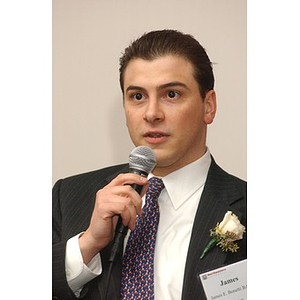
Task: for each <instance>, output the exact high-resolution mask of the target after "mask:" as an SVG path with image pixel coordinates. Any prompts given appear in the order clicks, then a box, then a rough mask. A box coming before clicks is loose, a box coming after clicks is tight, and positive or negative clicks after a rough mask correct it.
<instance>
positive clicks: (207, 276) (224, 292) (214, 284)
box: [199, 259, 247, 300]
mask: <svg viewBox="0 0 300 300" xmlns="http://www.w3.org/2000/svg"><path fill="white" fill-rule="evenodd" d="M199 278H200V280H201V282H202V285H203V288H204V291H205V294H206V297H207V300H215V299H218V300H219V299H220V300H246V299H247V260H246V259H245V260H242V261H239V262H237V263H234V264H231V265H228V266H224V267H221V268H218V269H215V270H211V271H209V272H206V273H202V274H199Z"/></svg>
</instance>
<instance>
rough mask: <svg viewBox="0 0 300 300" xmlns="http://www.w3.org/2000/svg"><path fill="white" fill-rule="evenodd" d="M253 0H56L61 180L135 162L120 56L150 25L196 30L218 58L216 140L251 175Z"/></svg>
mask: <svg viewBox="0 0 300 300" xmlns="http://www.w3.org/2000/svg"><path fill="white" fill-rule="evenodd" d="M246 7H247V5H246V0H198V1H196V0H194V1H193V0H185V1H182V0H179V1H174V0H165V1H164V0H151V1H147V0H84V1H83V0H53V182H55V181H56V180H57V179H59V178H63V177H66V176H70V175H73V174H77V173H82V172H86V171H90V170H94V169H98V168H102V167H105V166H108V165H112V164H118V163H123V162H127V160H128V154H129V153H130V151H131V150H132V149H133V148H134V146H133V144H132V143H131V141H130V138H129V135H128V133H127V128H126V126H125V118H124V113H123V107H122V94H121V91H120V87H119V74H118V67H119V57H120V55H121V52H122V51H123V50H124V48H125V47H126V46H127V45H128V43H129V42H130V41H132V40H133V39H135V38H136V37H138V36H140V35H141V34H143V33H144V32H146V31H151V30H156V29H164V28H172V29H177V30H180V31H183V32H185V33H190V34H192V35H194V36H195V38H196V39H198V40H199V42H200V43H201V44H202V45H203V46H204V48H205V49H206V50H207V52H208V55H209V57H210V59H211V60H212V61H213V62H214V63H215V65H214V74H215V79H216V85H215V90H216V93H217V100H218V112H217V116H216V118H215V121H214V122H213V124H212V125H210V126H209V131H208V136H209V137H208V142H207V145H208V146H209V148H210V150H211V152H212V154H213V155H214V157H215V159H216V161H217V162H218V163H219V164H220V165H221V166H222V167H223V168H224V169H226V170H227V171H228V172H229V173H233V174H235V175H237V176H239V177H241V178H243V179H246V155H247V153H246V150H247V145H246V140H247V136H246V134H247V132H246V125H247V120H246V95H247V93H246V81H247V78H246V74H247V73H246V59H247V53H246V49H247V48H246V41H247V38H246V25H247V20H246Z"/></svg>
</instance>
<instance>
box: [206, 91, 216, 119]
mask: <svg viewBox="0 0 300 300" xmlns="http://www.w3.org/2000/svg"><path fill="white" fill-rule="evenodd" d="M216 112H217V99H216V93H215V91H214V90H210V91H208V92H207V93H206V95H205V99H204V123H205V124H211V123H212V122H213V120H214V117H215V115H216Z"/></svg>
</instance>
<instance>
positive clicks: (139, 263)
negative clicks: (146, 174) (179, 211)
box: [121, 177, 164, 300]
mask: <svg viewBox="0 0 300 300" xmlns="http://www.w3.org/2000/svg"><path fill="white" fill-rule="evenodd" d="M149 183H150V185H149V187H148V190H147V193H146V203H145V205H144V207H143V212H142V214H141V216H140V217H138V219H137V223H136V226H135V229H134V230H133V231H132V232H131V234H130V236H129V239H128V242H127V246H126V250H125V253H124V257H123V265H122V282H121V299H132V300H133V299H147V300H148V299H154V249H155V239H156V232H157V226H158V221H159V207H158V201H157V200H158V197H159V194H160V192H161V191H162V189H163V188H164V183H163V181H162V180H161V179H160V178H156V177H152V178H151V179H150V180H149Z"/></svg>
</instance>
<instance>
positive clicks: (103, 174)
mask: <svg viewBox="0 0 300 300" xmlns="http://www.w3.org/2000/svg"><path fill="white" fill-rule="evenodd" d="M126 172H128V164H120V165H114V166H109V167H105V168H102V169H99V170H94V171H89V172H85V173H81V174H76V175H72V176H69V177H66V178H63V179H60V180H58V181H57V182H56V184H58V183H59V182H61V183H64V184H67V185H69V184H72V185H73V184H79V183H80V184H84V183H88V182H89V183H92V182H93V181H95V180H96V181H97V182H100V181H102V180H103V179H105V178H107V177H110V176H112V178H113V177H114V176H117V175H118V174H120V173H126Z"/></svg>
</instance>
